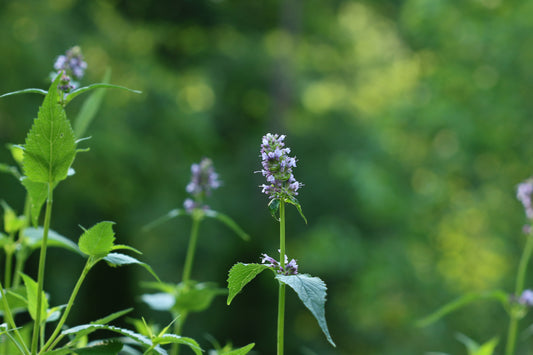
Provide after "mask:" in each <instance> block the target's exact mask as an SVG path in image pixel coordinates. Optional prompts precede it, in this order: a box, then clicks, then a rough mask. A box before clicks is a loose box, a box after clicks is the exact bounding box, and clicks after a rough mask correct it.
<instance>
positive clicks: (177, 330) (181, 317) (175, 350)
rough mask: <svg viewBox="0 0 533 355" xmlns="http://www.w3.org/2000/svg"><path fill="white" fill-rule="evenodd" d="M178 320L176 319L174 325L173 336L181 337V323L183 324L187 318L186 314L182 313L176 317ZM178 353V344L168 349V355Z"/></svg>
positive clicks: (176, 354)
mask: <svg viewBox="0 0 533 355" xmlns="http://www.w3.org/2000/svg"><path fill="white" fill-rule="evenodd" d="M178 317H179V318H178V319H176V323H175V324H174V334H177V335H181V330H182V328H183V323H185V318H186V317H187V313H186V312H184V313H182V314H179V315H178ZM179 352H180V347H179V344H178V343H173V344H172V347H171V348H170V355H178V354H179Z"/></svg>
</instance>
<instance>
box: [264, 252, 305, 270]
mask: <svg viewBox="0 0 533 355" xmlns="http://www.w3.org/2000/svg"><path fill="white" fill-rule="evenodd" d="M261 263H262V264H265V265H266V266H268V267H271V268H273V269H274V270H275V271H276V272H277V273H278V274H282V275H298V264H297V263H296V260H295V259H291V261H290V262H289V258H288V257H287V255H285V267H282V266H281V264H280V262H279V261H277V260H276V259H274V258H272V257H270V256H268V255H266V254H261Z"/></svg>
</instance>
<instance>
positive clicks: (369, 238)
mask: <svg viewBox="0 0 533 355" xmlns="http://www.w3.org/2000/svg"><path fill="white" fill-rule="evenodd" d="M532 16H533V3H531V2H523V1H514V0H511V1H505V2H504V1H501V0H466V1H462V2H452V1H445V0H404V1H401V2H399V1H392V0H380V1H362V2H356V1H341V0H337V1H318V0H309V1H302V0H285V1H228V0H209V1H207V0H198V1H157V2H154V1H148V0H136V1H125V0H114V1H103V0H96V1H77V0H43V1H30V0H25V1H11V2H8V1H6V2H1V3H0V32H1V33H2V40H1V41H0V53H2V55H0V78H1V80H0V92H1V93H5V92H9V91H13V90H17V89H22V88H26V87H40V88H46V87H47V86H48V85H49V83H48V82H47V78H48V73H49V72H50V71H51V70H52V65H53V62H54V59H55V57H56V56H57V55H59V54H60V53H63V52H64V51H65V49H67V48H69V47H71V46H72V45H75V44H78V45H80V46H81V47H82V49H83V51H84V53H85V57H86V61H87V62H88V64H89V68H88V70H87V77H86V79H85V82H84V83H91V82H97V81H100V80H101V78H102V77H103V76H104V73H105V71H106V68H108V67H111V68H112V73H113V74H112V78H111V82H112V83H115V84H119V85H124V86H127V87H130V88H134V89H138V90H142V91H143V95H131V94H129V93H125V92H118V91H112V90H111V91H109V92H106V96H105V98H104V103H103V107H102V109H101V111H100V113H99V115H98V117H96V119H95V121H94V122H93V124H92V125H91V126H90V127H89V128H88V130H87V135H88V136H92V137H93V138H92V139H91V140H89V141H88V142H86V143H87V145H89V146H90V147H91V151H90V152H88V153H84V154H80V155H79V156H78V157H77V158H76V159H77V162H78V161H79V162H80V163H79V168H77V170H78V171H79V174H77V175H75V176H74V177H72V178H71V179H72V181H71V183H69V184H68V185H65V186H64V187H63V186H62V187H60V188H58V189H57V192H56V196H55V201H54V205H55V206H58V207H57V209H56V211H57V212H56V214H55V217H54V220H53V221H52V223H53V225H54V228H55V229H56V230H57V231H58V232H60V233H61V234H63V235H67V236H70V237H71V238H72V239H75V236H76V235H78V234H79V228H78V225H79V224H81V225H85V226H89V225H93V224H94V223H95V222H96V221H98V220H104V219H109V220H114V221H116V222H117V225H116V234H117V242H119V243H127V244H129V245H133V246H134V247H136V248H138V249H140V250H142V251H143V252H144V255H143V256H142V258H143V260H146V261H148V262H149V263H150V264H151V265H152V266H153V268H154V270H155V271H156V272H157V273H158V274H159V275H160V276H161V278H162V279H164V280H166V281H170V280H174V281H175V282H178V281H179V275H180V274H181V267H182V265H183V262H182V261H183V257H184V255H185V249H186V241H187V239H188V230H189V227H190V226H189V224H188V222H187V221H186V220H185V219H184V220H176V221H173V222H172V223H167V224H165V225H162V226H161V227H158V228H156V229H154V230H153V231H151V232H149V233H142V232H140V228H141V227H142V226H143V225H144V224H146V223H149V222H150V221H152V220H154V219H155V218H156V217H158V216H160V215H162V214H164V213H166V211H168V210H170V209H172V208H176V207H181V204H182V202H183V200H184V199H185V197H186V192H185V185H186V184H187V182H188V179H189V167H190V164H191V163H193V162H195V161H198V160H199V159H200V158H201V157H202V156H209V157H210V158H211V159H212V160H213V162H214V164H215V166H216V167H217V170H218V171H219V173H220V176H221V179H222V180H223V186H222V188H220V189H219V190H217V191H215V192H214V194H213V198H212V200H211V202H210V203H211V205H212V206H213V208H215V209H217V210H221V211H224V212H225V213H227V214H228V215H229V216H231V217H232V218H234V219H235V220H236V221H238V222H239V224H240V225H241V226H242V227H243V228H244V229H245V230H246V231H247V232H248V233H249V234H250V235H251V237H252V240H251V242H249V243H247V244H243V242H242V241H241V240H239V239H238V238H234V236H233V235H232V232H231V231H230V230H228V229H224V228H223V227H220V224H217V223H214V222H213V223H209V222H206V223H205V224H204V225H202V228H201V229H200V240H199V250H198V254H197V255H198V256H197V260H196V262H197V263H198V266H196V267H195V270H197V271H196V272H197V274H196V275H193V277H194V278H196V279H198V280H202V281H203V280H205V281H216V282H218V283H219V284H220V285H224V284H225V279H226V276H227V271H228V270H229V267H230V266H231V265H233V264H234V262H235V261H238V260H239V261H249V262H257V261H258V259H259V255H260V253H261V252H267V253H273V252H275V250H266V249H265V248H271V246H272V242H273V241H274V240H277V235H276V233H277V225H276V223H275V222H274V220H273V219H272V217H271V216H270V214H269V213H268V210H267V206H266V203H267V201H266V198H265V196H262V195H261V194H260V189H259V188H258V185H259V184H261V183H262V177H261V176H260V174H254V171H257V170H259V169H260V164H259V157H258V153H259V145H260V138H261V136H262V135H263V134H265V133H266V132H269V131H271V132H273V133H283V134H287V135H288V137H287V143H288V144H289V145H290V146H291V147H292V149H293V152H292V153H294V154H296V156H297V158H298V167H297V168H296V169H295V174H297V176H298V179H299V180H302V181H303V183H304V184H305V186H304V188H303V189H302V190H301V194H300V196H299V200H300V202H301V204H302V207H303V211H304V213H305V215H306V217H307V218H308V221H309V224H308V225H305V224H304V223H303V222H302V221H301V219H300V218H299V216H298V214H297V212H296V211H295V210H290V211H289V213H288V221H287V223H288V226H287V228H288V229H287V243H288V252H289V254H290V255H291V257H296V258H297V259H298V263H299V265H300V269H301V270H302V271H303V272H308V273H310V274H313V275H317V276H320V277H321V278H322V279H323V280H325V281H326V283H327V285H328V302H327V305H326V316H327V318H328V325H329V327H330V331H331V335H332V337H333V339H334V340H335V342H336V344H337V346H338V348H337V349H331V348H330V347H329V346H328V343H327V341H325V339H324V338H323V336H322V335H321V334H320V329H319V327H317V325H316V322H314V320H313V319H312V316H311V315H310V314H308V312H307V310H306V309H305V308H304V307H302V306H301V305H300V304H299V301H298V300H297V298H296V297H292V298H291V297H289V299H288V314H287V317H286V318H287V325H286V329H287V333H288V334H291V335H292V336H291V337H290V338H289V339H288V340H287V352H288V353H291V354H297V353H302V354H314V353H316V354H333V353H339V354H394V355H401V354H414V353H423V352H424V351H442V352H446V353H454V354H459V353H464V347H463V345H462V344H461V343H460V342H458V341H456V340H455V337H454V334H455V332H456V331H458V332H461V333H463V334H465V335H467V336H468V337H470V338H472V339H475V340H476V341H477V342H478V343H484V342H486V341H487V340H488V339H491V338H493V337H494V336H501V335H502V334H503V333H504V332H505V325H506V317H505V314H504V312H503V310H501V309H500V308H498V307H497V306H492V305H491V304H488V303H487V304H483V303H482V304H479V305H477V306H476V305H474V306H469V307H467V308H465V309H464V310H462V311H461V312H459V313H456V314H452V315H450V316H448V317H446V318H445V319H443V320H442V321H439V322H438V323H437V324H435V325H432V326H430V327H428V328H422V329H420V328H416V327H415V326H414V323H415V321H416V320H417V319H420V318H422V317H423V316H424V315H426V314H428V313H430V312H431V311H433V310H434V309H436V308H437V307H438V306H439V305H441V304H443V303H444V302H446V301H448V300H450V299H453V298H455V297H457V296H458V295H459V294H461V293H464V292H477V291H483V290H489V289H493V288H496V287H504V288H507V289H509V290H510V289H511V287H510V285H512V283H513V281H514V273H515V270H516V266H517V265H516V264H517V259H518V255H520V249H521V248H522V246H523V242H524V240H523V236H522V235H521V226H522V221H523V212H522V211H521V208H520V206H519V204H518V203H517V202H516V201H515V198H514V189H515V186H516V184H517V183H518V182H520V181H521V180H523V179H525V178H527V177H528V176H529V175H531V174H533V166H532V163H531V157H532V156H533V144H532V143H531V141H532V140H531V136H530V134H531V132H533V121H532V120H531V118H530V114H531V112H533V107H532V106H533V99H532V97H531V90H530V87H531V86H532V85H533V69H532V68H533V66H532V65H531V63H532V60H533V37H531V30H530V26H531V18H532ZM40 100H41V97H40V96H37V95H35V96H31V95H28V96H17V97H9V98H4V99H2V101H0V143H1V144H2V146H4V144H5V143H8V142H9V143H22V142H23V139H24V136H25V132H27V130H28V129H29V127H30V124H31V122H32V119H33V118H34V115H35V112H36V108H37V106H38V105H39V103H40ZM79 105H81V103H78V106H76V103H73V104H72V105H69V107H68V109H67V114H69V115H70V116H71V117H74V115H75V113H77V110H78V109H79V107H80V106H79ZM0 161H1V162H9V161H10V155H9V152H8V150H7V148H6V149H0ZM74 167H75V168H76V162H75V164H74ZM0 186H1V190H0V198H3V199H4V200H6V201H7V202H8V203H9V204H10V205H11V206H12V207H13V208H16V209H18V210H19V211H20V210H21V209H22V201H21V196H23V189H22V188H21V187H20V186H19V184H18V182H17V181H16V180H15V179H13V177H12V176H9V175H6V174H2V175H0ZM17 203H19V205H17ZM223 234H229V235H228V236H226V235H223ZM50 260H53V259H50ZM65 263H70V264H72V267H70V266H69V267H65V266H64V264H65ZM78 263H79V260H77V259H74V258H73V259H72V260H70V259H67V260H64V261H63V263H62V265H54V264H53V263H50V264H49V266H47V268H48V269H49V270H51V271H50V272H51V273H52V274H51V275H54V276H53V277H50V278H49V279H48V280H46V283H45V285H46V288H47V290H54V292H55V293H54V297H56V299H54V300H53V301H55V303H58V304H59V303H61V302H65V301H66V299H65V298H66V297H67V296H66V295H67V294H68V290H69V288H70V287H71V286H70V285H72V284H73V282H74V280H73V278H74V277H75V275H76V274H77V273H71V270H72V269H73V268H75V267H78V268H79V269H81V265H78ZM70 264H69V265H70ZM200 265H201V266H200ZM30 271H31V270H30ZM101 272H102V273H103V272H105V273H106V277H109V279H110V280H111V281H110V284H109V285H108V286H107V288H108V289H113V290H115V292H114V294H115V297H113V298H111V299H108V298H107V297H106V299H104V296H101V295H99V293H98V289H96V288H95V287H92V285H94V284H96V281H97V280H96V279H97V278H98V276H97V275H96V273H95V275H93V276H92V278H91V277H89V279H88V284H87V285H86V287H84V289H83V290H82V292H84V295H82V296H81V299H80V300H79V303H78V304H82V302H84V300H83V297H90V298H91V301H92V302H99V303H101V304H109V309H108V311H112V310H116V309H117V307H119V308H120V307H123V308H125V307H128V306H129V305H131V304H136V307H137V310H138V312H140V313H143V312H144V313H143V315H146V314H148V313H147V312H149V311H148V310H143V308H142V305H141V304H140V303H138V298H136V297H135V295H140V294H141V293H142V292H143V290H142V289H140V288H139V286H138V281H139V280H140V279H142V278H145V277H147V275H146V274H141V273H139V274H138V275H137V274H135V273H134V272H136V271H135V270H133V269H131V270H116V271H115V270H113V271H112V272H110V271H108V270H105V271H104V269H102V270H101ZM91 280H92V281H91ZM254 283H255V287H250V290H249V292H247V294H246V295H245V296H242V297H240V298H238V299H237V300H236V301H235V302H233V303H232V305H231V307H229V308H228V307H227V306H226V305H225V302H224V300H223V299H222V298H221V299H219V300H218V302H217V301H215V302H214V305H213V307H212V308H210V311H209V312H205V313H203V314H199V315H198V316H196V317H194V319H193V318H192V317H191V319H190V323H189V325H188V328H187V334H184V335H185V336H191V337H193V338H195V339H202V338H203V336H204V335H205V334H206V333H209V334H212V335H214V336H215V337H216V338H217V339H219V340H221V341H222V342H224V341H226V340H231V341H232V342H233V343H234V344H236V345H237V346H239V345H244V344H248V343H250V342H252V341H253V342H255V343H256V347H255V348H254V349H256V350H258V351H259V352H261V353H265V354H269V353H273V352H274V350H273V349H274V346H275V314H276V308H275V307H276V305H275V302H274V301H273V300H274V299H275V298H276V294H275V291H274V289H275V287H272V286H273V285H272V284H271V283H272V281H271V279H270V278H264V279H263V278H261V277H259V278H258V279H257V280H255V281H254ZM98 284H99V285H100V283H98ZM532 284H533V279H532V278H529V281H528V282H526V287H532V286H533V285H532ZM253 290H255V291H253ZM61 292H62V293H61ZM254 292H255V293H254ZM62 294H64V295H63V296H62ZM89 295H90V296H89ZM61 297H63V298H61ZM258 300H259V301H258ZM105 302H108V303H105ZM136 302H137V303H136ZM257 302H259V304H261V305H262V306H261V307H258V306H257V304H258V303H257ZM77 312H78V313H77V314H76V315H75V316H74V317H73V322H74V323H73V324H82V322H84V321H87V320H90V319H93V318H94V316H95V315H94V314H91V310H90V309H79V308H78V309H77ZM102 312H103V313H109V312H106V309H105V306H103V307H102ZM251 315H253V317H252V316H251ZM96 316H98V315H96ZM75 317H78V318H77V319H76V318H75ZM169 321H170V320H169V319H161V322H160V324H168V322H169ZM527 322H531V319H530V318H527V319H526V320H525V321H524V322H523V324H527ZM261 332H264V333H263V334H264V335H263V336H259V334H260V333H261ZM204 343H205V342H204ZM501 346H502V345H501V344H500V345H499V347H501Z"/></svg>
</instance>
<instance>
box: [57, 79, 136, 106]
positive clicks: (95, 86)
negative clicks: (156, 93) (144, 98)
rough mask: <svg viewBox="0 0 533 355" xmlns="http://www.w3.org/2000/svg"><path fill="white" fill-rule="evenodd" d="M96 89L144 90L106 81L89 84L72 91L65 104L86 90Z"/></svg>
mask: <svg viewBox="0 0 533 355" xmlns="http://www.w3.org/2000/svg"><path fill="white" fill-rule="evenodd" d="M94 89H121V90H126V91H129V92H133V93H135V94H142V92H141V91H139V90H132V89H128V88H127V87H124V86H119V85H113V84H106V83H97V84H92V85H89V86H84V87H81V88H79V89H76V90H74V91H72V92H71V93H70V94H68V95H67V98H66V100H65V105H66V104H68V103H69V102H70V101H72V100H73V99H75V98H76V97H77V96H78V95H81V94H83V93H85V92H88V91H91V90H94Z"/></svg>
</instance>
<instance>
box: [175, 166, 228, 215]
mask: <svg viewBox="0 0 533 355" xmlns="http://www.w3.org/2000/svg"><path fill="white" fill-rule="evenodd" d="M220 185H221V183H220V180H219V179H218V174H217V173H216V172H215V168H214V167H213V162H212V161H211V159H209V158H203V159H202V160H201V161H200V163H198V164H192V165H191V181H190V182H189V184H187V187H186V188H185V190H186V191H187V192H188V193H190V194H191V195H192V196H193V198H194V200H193V199H191V198H187V199H186V200H185V202H184V203H183V206H184V207H185V210H187V212H192V210H194V209H195V208H204V209H205V208H207V206H204V205H203V200H204V198H205V197H206V196H209V195H211V190H215V189H217V188H219V187H220Z"/></svg>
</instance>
